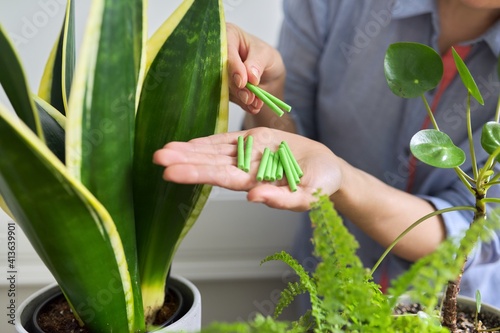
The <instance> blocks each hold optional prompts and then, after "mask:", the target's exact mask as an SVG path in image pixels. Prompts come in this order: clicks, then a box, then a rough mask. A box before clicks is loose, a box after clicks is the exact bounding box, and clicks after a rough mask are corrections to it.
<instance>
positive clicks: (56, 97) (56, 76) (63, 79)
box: [38, 0, 75, 115]
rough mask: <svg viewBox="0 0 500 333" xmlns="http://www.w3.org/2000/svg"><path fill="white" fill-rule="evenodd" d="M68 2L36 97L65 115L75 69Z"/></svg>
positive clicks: (72, 21)
mask: <svg viewBox="0 0 500 333" xmlns="http://www.w3.org/2000/svg"><path fill="white" fill-rule="evenodd" d="M74 7H75V6H74V3H73V1H72V0H68V2H67V5H66V14H65V17H64V23H63V26H62V28H61V33H60V34H59V38H58V39H57V41H56V43H55V44H54V47H53V49H52V52H51V53H50V55H49V59H48V60H47V63H46V65H45V69H44V72H43V75H42V80H41V82H40V86H39V88H38V95H39V96H40V97H41V98H42V99H44V100H45V101H47V102H48V103H49V104H51V105H52V106H53V107H55V108H56V109H57V110H59V111H60V112H61V113H62V114H64V115H65V114H66V112H67V110H68V97H69V95H70V90H71V82H72V80H73V72H74V68H75V8H74Z"/></svg>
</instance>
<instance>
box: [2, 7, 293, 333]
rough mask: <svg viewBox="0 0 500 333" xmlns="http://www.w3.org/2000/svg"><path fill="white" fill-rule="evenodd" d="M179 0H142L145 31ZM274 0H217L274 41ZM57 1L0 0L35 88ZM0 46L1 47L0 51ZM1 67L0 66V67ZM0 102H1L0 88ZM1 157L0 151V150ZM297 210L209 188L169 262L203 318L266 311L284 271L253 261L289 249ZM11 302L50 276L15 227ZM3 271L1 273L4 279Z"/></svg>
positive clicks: (60, 10)
mask: <svg viewBox="0 0 500 333" xmlns="http://www.w3.org/2000/svg"><path fill="white" fill-rule="evenodd" d="M180 2H181V0H169V1H167V0H163V1H160V0H149V9H148V12H149V31H150V32H152V31H154V30H155V29H156V27H158V26H159V25H160V24H161V22H162V21H163V20H164V19H165V18H167V17H168V15H169V14H170V13H171V12H172V11H173V10H174V8H175V7H176V6H177V5H178V4H179V3H180ZM281 2H282V1H281V0H271V1H269V0H224V1H223V3H224V5H225V10H226V20H227V21H229V22H234V23H236V24H238V25H240V26H241V27H243V28H245V29H246V30H247V31H249V32H251V33H252V34H254V35H257V36H259V37H261V38H262V39H264V40H265V41H267V42H268V43H270V44H272V45H275V44H276V41H277V36H278V31H279V25H280V23H281V20H282V12H281ZM89 3H90V1H78V2H77V4H76V5H77V7H76V10H77V13H78V14H77V15H78V16H77V35H78V36H79V38H80V39H81V34H82V31H83V29H84V26H85V21H86V16H87V13H88V8H89ZM64 6H65V1H64V0H23V1H7V0H0V24H1V25H2V27H3V29H4V30H5V31H7V32H8V34H9V35H10V36H11V38H12V39H13V40H14V42H15V44H16V46H17V51H18V53H19V56H20V58H21V59H22V61H23V64H24V66H25V72H26V75H27V77H28V80H29V85H30V87H31V89H32V90H33V91H37V89H38V83H39V81H40V77H41V75H42V71H43V68H44V64H45V61H46V59H47V57H48V54H49V52H50V49H51V47H52V45H53V42H54V40H55V38H56V36H57V35H58V33H59V29H60V26H61V22H62V17H63V14H64ZM0 52H1V50H0ZM0 70H2V69H1V68H0ZM0 103H2V104H4V105H8V106H9V107H10V105H9V104H8V101H7V99H6V97H5V95H4V93H3V90H1V89H0ZM242 117H243V112H242V111H241V110H240V109H239V108H238V107H237V106H235V105H231V108H230V117H229V122H230V124H229V129H230V130H238V129H239V126H240V124H241V120H242ZM0 158H1V156H0ZM298 220H299V219H298V215H297V214H295V213H291V212H285V211H277V210H273V209H270V208H267V207H265V206H262V205H259V204H250V203H248V202H246V200H245V194H244V193H235V192H230V191H226V190H222V189H218V188H215V189H214V190H213V191H212V194H211V197H210V199H209V202H208V203H207V206H206V208H205V209H204V211H203V213H202V214H201V216H200V218H199V220H198V222H197V224H196V225H195V226H194V228H193V229H192V231H191V232H190V234H188V236H187V237H186V239H185V241H184V243H183V244H182V246H181V248H180V250H179V252H178V254H177V256H176V259H175V262H174V266H173V271H174V274H180V275H183V276H185V277H187V278H189V279H191V280H192V281H193V282H195V284H197V285H198V287H199V288H200V290H201V292H202V299H203V323H204V324H206V323H209V322H212V321H214V320H224V321H232V320H237V319H247V318H249V317H251V316H252V315H253V314H254V313H255V312H256V311H260V312H267V313H266V314H269V311H271V310H272V306H273V303H274V302H275V296H276V291H277V289H279V288H282V287H283V281H282V280H283V278H282V276H284V274H285V273H286V269H285V268H284V267H283V266H282V265H279V264H266V265H265V266H262V267H261V266H260V265H259V262H260V260H261V259H262V258H264V257H265V256H267V255H269V254H272V253H274V252H275V251H278V250H282V249H285V250H287V249H290V245H291V242H292V239H293V237H294V233H295V230H296V227H297V225H298ZM8 222H11V220H10V218H9V217H8V216H7V215H5V214H4V213H3V212H1V211H0V272H2V273H3V274H0V300H1V301H0V309H1V310H0V318H1V319H0V331H1V332H13V331H14V330H13V327H12V326H11V325H9V324H8V323H7V320H8V317H7V316H6V314H7V310H6V306H7V304H8V302H9V301H10V297H8V295H7V293H8V283H7V282H8V281H7V266H6V265H7V254H6V252H7V248H6V233H7V223H8ZM16 236H17V239H16V265H17V279H16V297H15V300H16V304H17V305H19V304H20V302H21V301H22V300H24V298H26V297H27V296H28V295H29V294H30V293H32V292H33V291H34V290H36V289H39V288H40V287H42V286H44V285H46V284H48V283H51V282H53V278H52V276H51V275H50V273H49V272H48V271H47V270H46V269H45V267H44V266H43V264H42V263H41V261H40V259H39V258H38V255H37V254H36V253H35V252H34V251H33V249H32V247H31V245H30V244H29V242H28V241H27V240H26V239H25V237H24V236H23V234H22V231H21V229H20V228H16ZM4 276H5V278H4Z"/></svg>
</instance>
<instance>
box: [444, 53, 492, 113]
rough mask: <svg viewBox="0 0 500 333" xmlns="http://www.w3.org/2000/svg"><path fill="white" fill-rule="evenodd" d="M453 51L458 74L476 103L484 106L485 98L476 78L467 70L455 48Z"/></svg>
mask: <svg viewBox="0 0 500 333" xmlns="http://www.w3.org/2000/svg"><path fill="white" fill-rule="evenodd" d="M451 51H452V53H453V59H454V60H455V65H456V66H457V70H458V74H460V78H461V79H462V82H463V84H464V86H465V88H467V90H468V91H469V93H470V94H471V95H472V97H474V98H475V99H476V101H478V102H479V103H480V104H481V105H484V100H483V96H481V92H480V91H479V88H478V87H477V84H476V81H474V78H473V77H472V75H471V73H470V71H469V69H468V68H467V65H465V63H464V61H463V60H462V58H460V56H459V55H458V53H457V51H455V49H454V48H451Z"/></svg>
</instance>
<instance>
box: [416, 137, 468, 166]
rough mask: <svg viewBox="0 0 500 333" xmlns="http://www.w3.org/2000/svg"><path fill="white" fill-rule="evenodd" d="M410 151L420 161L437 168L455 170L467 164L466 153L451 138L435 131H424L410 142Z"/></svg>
mask: <svg viewBox="0 0 500 333" xmlns="http://www.w3.org/2000/svg"><path fill="white" fill-rule="evenodd" d="M410 150H411V152H412V153H413V155H415V157H416V158H418V159H419V160H420V161H422V162H424V163H426V164H429V165H432V166H434V167H436V168H455V167H458V166H459V165H461V164H462V163H464V162H465V153H464V151H463V150H462V149H460V148H458V147H457V146H455V145H454V144H453V142H452V141H451V139H450V137H449V136H448V135H447V134H446V133H443V132H441V131H438V130H434V129H427V130H422V131H420V132H418V133H417V134H415V135H414V136H413V138H412V139H411V141H410Z"/></svg>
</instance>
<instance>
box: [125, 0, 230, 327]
mask: <svg viewBox="0 0 500 333" xmlns="http://www.w3.org/2000/svg"><path fill="white" fill-rule="evenodd" d="M225 39H226V37H225V24H224V18H223V8H222V2H221V1H219V0H194V1H193V0H185V1H184V2H183V3H182V4H181V5H180V7H179V8H178V9H177V10H176V12H175V13H174V14H173V15H171V16H170V18H169V19H168V20H167V21H166V22H165V23H164V24H163V25H162V26H161V27H160V28H159V30H158V31H157V32H156V33H155V34H154V35H153V37H152V38H151V39H150V40H149V41H148V52H149V53H148V58H147V66H146V68H147V73H146V76H145V80H144V85H143V87H142V92H141V98H140V102H139V107H138V111H137V120H136V141H135V149H134V206H135V213H136V225H137V238H138V240H137V243H138V244H137V247H138V253H139V265H140V272H141V284H142V293H143V303H144V307H145V310H146V317H149V316H151V315H152V313H154V311H155V309H156V308H158V307H159V306H160V305H161V304H162V301H163V292H162V291H163V290H164V287H165V280H166V276H167V273H168V270H169V268H170V264H171V262H172V257H173V255H174V253H175V250H176V248H177V246H178V243H179V242H180V240H181V239H182V237H183V236H184V235H185V233H186V231H187V230H188V229H189V228H190V227H191V225H192V224H193V223H194V221H195V220H196V218H197V217H198V215H199V213H200V211H201V209H202V207H203V205H204V204H205V202H206V200H207V198H208V194H209V192H210V188H209V187H207V186H204V185H195V186H191V185H180V184H174V183H167V182H165V181H163V180H162V168H161V167H158V166H155V165H153V164H152V163H151V161H152V156H153V153H154V152H155V150H157V149H159V148H161V147H162V146H163V145H164V144H166V143H167V142H169V141H173V140H179V141H186V140H190V139H192V138H195V137H200V136H206V135H210V134H213V133H215V132H220V131H225V130H226V128H227V108H228V88H227V81H226V80H227V78H226V76H227V74H226V73H225V71H226V67H225V66H226V44H225Z"/></svg>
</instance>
